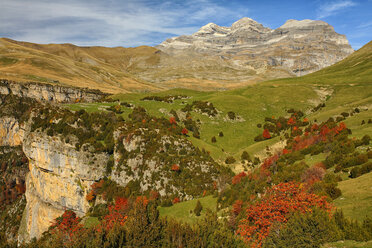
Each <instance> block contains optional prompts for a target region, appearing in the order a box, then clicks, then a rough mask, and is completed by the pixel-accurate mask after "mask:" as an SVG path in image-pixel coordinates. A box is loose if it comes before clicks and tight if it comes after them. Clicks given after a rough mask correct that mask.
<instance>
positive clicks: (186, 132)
mask: <svg viewBox="0 0 372 248" xmlns="http://www.w3.org/2000/svg"><path fill="white" fill-rule="evenodd" d="M188 132H189V130H187V129H186V128H185V127H184V128H183V129H182V134H183V135H186V134H188Z"/></svg>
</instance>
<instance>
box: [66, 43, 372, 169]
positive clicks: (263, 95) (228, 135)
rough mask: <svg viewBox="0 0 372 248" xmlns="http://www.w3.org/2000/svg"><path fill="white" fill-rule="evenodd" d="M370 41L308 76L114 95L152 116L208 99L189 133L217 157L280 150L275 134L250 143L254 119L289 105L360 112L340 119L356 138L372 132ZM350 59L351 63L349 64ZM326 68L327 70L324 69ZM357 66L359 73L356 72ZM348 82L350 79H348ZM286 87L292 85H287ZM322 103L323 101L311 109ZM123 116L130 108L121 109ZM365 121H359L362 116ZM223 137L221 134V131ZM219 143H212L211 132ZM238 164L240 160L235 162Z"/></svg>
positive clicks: (311, 114)
mask: <svg viewBox="0 0 372 248" xmlns="http://www.w3.org/2000/svg"><path fill="white" fill-rule="evenodd" d="M370 46H371V43H369V44H367V45H366V46H365V47H363V48H361V49H360V50H358V51H356V52H355V53H354V54H353V55H352V56H350V57H348V58H346V59H344V60H343V61H341V62H339V63H338V64H336V65H334V66H331V67H329V68H326V69H323V70H321V71H319V72H315V73H312V74H309V75H306V76H302V77H298V78H294V79H292V78H289V79H281V80H274V81H268V82H263V83H260V84H255V85H252V86H249V87H245V88H240V89H236V90H231V91H221V92H199V91H192V90H184V89H173V90H169V91H163V92H159V93H156V94H151V96H159V97H165V96H177V95H186V96H187V98H186V99H179V100H174V102H171V103H167V102H162V101H154V100H152V101H144V100H141V99H143V98H144V97H146V96H149V94H143V93H142V94H119V95H116V96H114V99H120V100H121V101H125V102H128V103H131V104H133V105H134V106H142V107H144V108H145V109H147V110H148V111H149V113H151V114H152V115H155V116H164V117H167V118H169V116H171V114H170V111H171V110H172V109H173V110H175V111H176V112H177V113H178V114H182V111H181V109H183V108H184V107H185V105H186V104H192V102H193V101H202V102H210V103H212V104H213V106H214V107H215V108H216V109H217V111H218V114H217V115H216V116H208V115H206V114H203V113H202V112H200V110H193V111H192V112H191V114H192V117H193V119H194V120H197V119H199V120H200V121H201V122H200V125H199V127H200V128H199V129H200V133H201V135H200V139H195V138H194V137H190V138H189V139H190V140H191V141H192V142H193V143H194V144H195V145H197V146H199V147H200V148H204V149H206V150H208V151H210V152H211V155H212V156H213V157H214V158H215V159H217V160H220V161H224V160H225V159H226V157H228V156H234V157H235V158H236V159H239V158H240V155H241V153H242V152H243V151H244V150H246V151H248V152H249V153H250V154H251V155H257V156H260V157H262V156H265V152H262V151H263V150H264V148H265V147H266V146H269V147H271V146H273V147H272V149H273V150H275V149H279V148H280V147H281V146H282V145H280V144H281V142H280V140H279V138H274V139H270V140H267V141H263V142H260V143H256V142H254V140H253V139H254V137H255V136H257V135H258V134H260V133H261V132H262V129H260V128H257V124H259V123H261V124H263V121H264V118H265V117H267V116H275V117H278V116H283V115H284V116H286V115H287V116H288V115H289V114H288V113H287V112H286V111H287V110H288V109H290V108H293V107H294V106H295V107H296V109H299V110H302V111H303V112H304V113H305V116H306V117H307V118H309V119H310V120H311V121H312V120H315V119H317V120H318V121H325V120H327V119H328V118H329V117H335V118H336V117H337V116H340V114H341V113H343V112H348V113H352V112H354V110H355V109H356V108H358V109H359V110H360V111H359V112H358V113H356V114H353V115H352V116H351V115H349V116H348V117H347V118H346V119H345V120H344V121H345V123H346V124H347V126H348V127H349V128H350V129H351V130H352V131H353V135H354V136H356V137H359V138H360V137H362V136H363V135H364V134H365V133H369V132H372V126H371V125H370V124H368V123H367V122H368V119H369V118H371V116H372V106H371V102H372V84H370V83H368V78H369V77H370V75H371V74H370V73H368V72H369V71H370V70H371V69H370V68H372V65H371V63H370V60H369V58H370V57H371V56H372V55H371V54H372V53H371V49H370V48H369V47H370ZM350 61H354V64H353V65H355V66H353V67H352V68H351V69H349V67H348V66H349V64H350V63H351V62H350ZM345 70H349V71H350V72H349V73H348V74H345V76H344V77H343V80H344V81H342V82H343V83H341V82H340V81H339V80H330V81H328V79H331V78H333V77H337V75H340V74H343V72H344V71H345ZM324 71H326V72H327V73H324ZM358 71H359V74H358ZM349 82H350V83H349ZM289 86H290V87H289ZM320 104H325V106H323V107H321V108H319V109H318V110H316V111H314V108H315V107H317V106H319V105H320ZM69 106H70V107H71V108H73V109H79V108H84V109H87V110H90V111H94V110H95V111H97V110H98V108H99V104H98V105H97V104H81V105H79V104H74V105H69ZM123 111H124V115H128V114H129V113H130V110H128V109H123ZM230 111H232V112H234V113H235V114H236V116H237V117H238V119H236V120H231V119H229V118H228V112H230ZM363 120H364V122H365V123H366V124H365V125H362V124H361V123H362V121H363ZM221 131H222V132H223V134H224V136H223V137H219V132H221ZM213 136H215V137H216V141H217V142H212V141H211V139H212V137H213ZM237 166H238V167H239V165H238V164H237Z"/></svg>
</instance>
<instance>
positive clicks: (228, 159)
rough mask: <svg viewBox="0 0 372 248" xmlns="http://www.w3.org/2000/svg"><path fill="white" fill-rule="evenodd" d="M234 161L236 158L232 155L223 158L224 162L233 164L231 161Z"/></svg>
mask: <svg viewBox="0 0 372 248" xmlns="http://www.w3.org/2000/svg"><path fill="white" fill-rule="evenodd" d="M235 162H236V160H235V158H234V157H232V156H230V157H227V158H226V159H225V163H226V164H233V163H235Z"/></svg>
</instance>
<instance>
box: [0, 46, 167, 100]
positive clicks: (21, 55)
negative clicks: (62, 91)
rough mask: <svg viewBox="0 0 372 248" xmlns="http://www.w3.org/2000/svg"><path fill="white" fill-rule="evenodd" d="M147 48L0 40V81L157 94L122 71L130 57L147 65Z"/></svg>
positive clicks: (151, 52)
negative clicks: (31, 82)
mask: <svg viewBox="0 0 372 248" xmlns="http://www.w3.org/2000/svg"><path fill="white" fill-rule="evenodd" d="M156 51H157V50H156V49H155V48H151V47H138V48H104V47H78V46H74V45H71V44H49V45H38V44H33V43H27V42H17V41H13V40H10V39H0V78H6V79H10V80H15V81H21V82H22V81H37V82H47V83H54V82H56V81H59V82H60V83H62V84H66V85H72V86H78V87H88V88H95V89H100V90H102V91H104V92H109V93H118V92H137V91H158V90H161V89H163V88H161V87H158V86H156V85H154V84H150V83H147V82H144V81H142V80H138V79H136V78H134V77H133V76H131V75H130V74H128V73H126V72H124V68H126V67H128V66H129V63H130V61H131V59H132V58H133V57H135V59H136V60H139V61H142V60H145V61H146V62H147V63H149V64H151V59H153V57H154V56H155V52H156Z"/></svg>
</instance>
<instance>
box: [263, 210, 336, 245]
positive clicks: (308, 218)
mask: <svg viewBox="0 0 372 248" xmlns="http://www.w3.org/2000/svg"><path fill="white" fill-rule="evenodd" d="M279 229H280V227H279ZM341 238H342V232H341V230H340V229H339V228H338V226H337V225H336V222H335V220H334V219H333V218H330V217H329V214H328V213H327V212H326V211H323V210H320V209H318V208H315V209H314V210H313V211H311V212H306V213H304V214H302V213H300V212H297V213H295V214H294V216H293V217H292V218H291V219H290V220H289V221H288V222H287V224H285V226H284V228H282V229H281V230H278V227H277V228H273V229H271V232H270V234H269V236H268V237H267V239H266V242H265V244H264V247H278V248H286V247H304V248H313V247H320V246H321V245H322V244H324V243H326V242H332V241H337V240H340V239H341Z"/></svg>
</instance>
